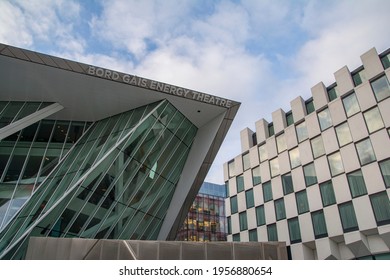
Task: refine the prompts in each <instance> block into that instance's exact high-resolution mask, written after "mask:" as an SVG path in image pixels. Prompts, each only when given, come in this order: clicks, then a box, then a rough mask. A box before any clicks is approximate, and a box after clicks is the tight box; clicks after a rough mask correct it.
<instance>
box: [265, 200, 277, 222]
mask: <svg viewBox="0 0 390 280" xmlns="http://www.w3.org/2000/svg"><path fill="white" fill-rule="evenodd" d="M264 212H265V223H266V224H267V225H269V224H273V223H275V222H276V217H275V207H274V202H273V201H268V202H266V203H265V204H264Z"/></svg>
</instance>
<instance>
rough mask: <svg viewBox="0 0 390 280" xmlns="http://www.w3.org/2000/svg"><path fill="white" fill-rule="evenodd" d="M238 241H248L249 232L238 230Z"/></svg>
mask: <svg viewBox="0 0 390 280" xmlns="http://www.w3.org/2000/svg"><path fill="white" fill-rule="evenodd" d="M240 241H241V242H248V241H249V233H248V231H247V230H246V231H242V232H240Z"/></svg>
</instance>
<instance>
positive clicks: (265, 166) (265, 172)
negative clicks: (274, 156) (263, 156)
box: [260, 160, 271, 182]
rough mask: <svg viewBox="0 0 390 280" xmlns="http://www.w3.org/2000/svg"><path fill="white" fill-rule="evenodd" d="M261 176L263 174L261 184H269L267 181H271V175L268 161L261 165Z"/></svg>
mask: <svg viewBox="0 0 390 280" xmlns="http://www.w3.org/2000/svg"><path fill="white" fill-rule="evenodd" d="M260 174H261V182H267V181H269V180H271V173H270V170H269V162H268V160H266V161H263V162H262V163H261V164H260Z"/></svg>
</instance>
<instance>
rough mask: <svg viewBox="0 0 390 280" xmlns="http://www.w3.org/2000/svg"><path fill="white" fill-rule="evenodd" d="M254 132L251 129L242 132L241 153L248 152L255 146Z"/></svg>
mask: <svg viewBox="0 0 390 280" xmlns="http://www.w3.org/2000/svg"><path fill="white" fill-rule="evenodd" d="M252 135H253V131H252V130H250V129H249V128H245V129H243V130H241V131H240V138H241V152H242V153H243V152H246V151H248V150H249V148H251V147H252V146H253V138H252Z"/></svg>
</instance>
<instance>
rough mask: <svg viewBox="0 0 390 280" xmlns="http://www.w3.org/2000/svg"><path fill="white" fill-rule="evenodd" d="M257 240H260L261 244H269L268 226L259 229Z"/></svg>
mask: <svg viewBox="0 0 390 280" xmlns="http://www.w3.org/2000/svg"><path fill="white" fill-rule="evenodd" d="M257 239H258V240H259V242H268V235H267V227H266V226H262V227H259V228H258V229H257Z"/></svg>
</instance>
